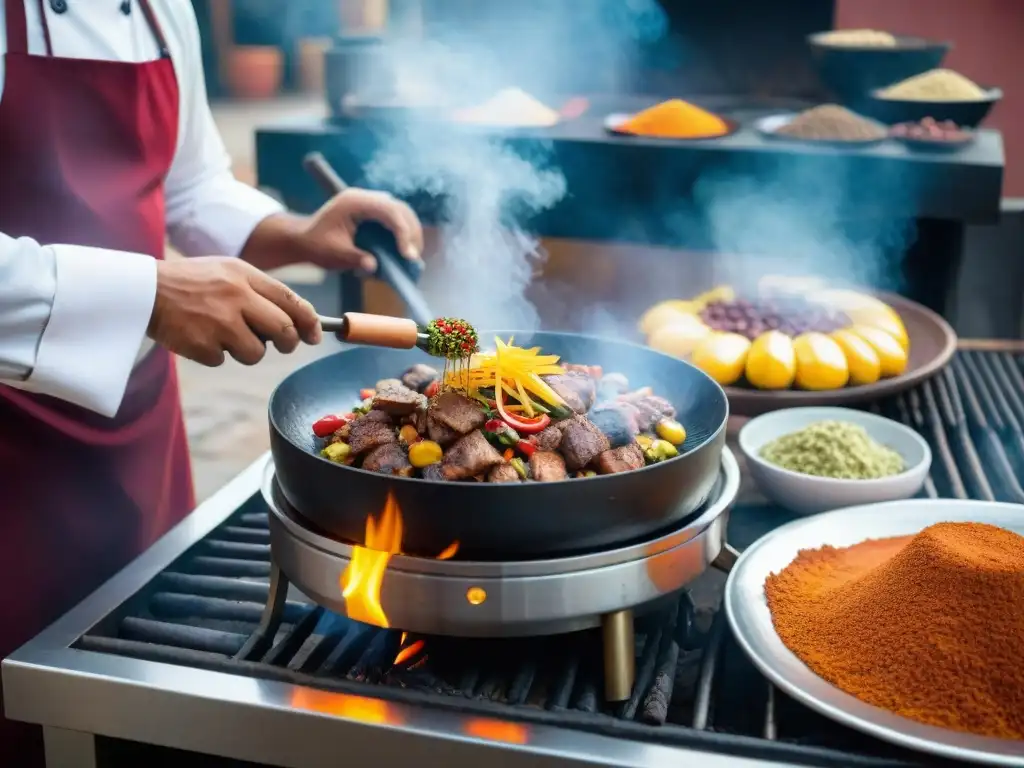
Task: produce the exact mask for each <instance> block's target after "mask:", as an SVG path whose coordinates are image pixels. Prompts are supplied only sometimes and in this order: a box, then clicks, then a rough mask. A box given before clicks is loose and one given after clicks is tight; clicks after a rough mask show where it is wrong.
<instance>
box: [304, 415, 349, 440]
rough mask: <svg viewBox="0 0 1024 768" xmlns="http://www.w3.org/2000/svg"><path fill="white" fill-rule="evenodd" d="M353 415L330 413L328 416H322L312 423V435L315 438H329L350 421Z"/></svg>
mask: <svg viewBox="0 0 1024 768" xmlns="http://www.w3.org/2000/svg"><path fill="white" fill-rule="evenodd" d="M353 415H354V414H351V413H342V414H337V413H332V414H331V415H330V416H324V417H323V418H322V419H318V420H317V421H315V422H313V434H314V435H316V436H317V437H330V436H331V435H333V434H334V433H335V432H337V431H338V430H339V429H341V428H342V427H344V426H345V425H346V424H348V423H349V422H350V421H352V416H353Z"/></svg>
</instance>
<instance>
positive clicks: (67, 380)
mask: <svg viewBox="0 0 1024 768" xmlns="http://www.w3.org/2000/svg"><path fill="white" fill-rule="evenodd" d="M155 293H156V262H155V261H154V259H153V258H152V257H151V256H148V255H145V254H139V253H128V252H125V251H111V250H107V249H103V248H89V247H86V246H77V245H41V244H40V243H38V242H36V241H35V240H31V239H29V238H19V239H14V238H11V237H8V236H6V235H4V234H2V233H0V381H2V382H3V383H4V384H7V385H9V386H14V387H19V388H21V389H26V390H29V391H31V392H38V393H41V394H46V395H51V396H53V397H58V398H60V399H62V400H67V401H68V402H71V403H75V404H76V405H81V406H83V407H85V408H88V409H90V410H93V411H96V412H97V413H100V414H103V415H105V416H113V415H114V414H115V413H116V412H117V409H118V406H119V405H120V402H121V397H122V395H123V394H124V391H125V386H126V384H127V382H128V376H129V375H130V373H131V370H132V365H133V363H134V362H135V358H136V356H137V354H138V352H139V347H140V345H141V343H142V339H143V337H144V336H145V333H146V326H147V325H148V323H149V318H150V315H151V313H152V311H153V298H154V295H155Z"/></svg>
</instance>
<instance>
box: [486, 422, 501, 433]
mask: <svg viewBox="0 0 1024 768" xmlns="http://www.w3.org/2000/svg"><path fill="white" fill-rule="evenodd" d="M504 426H505V422H504V421H502V420H501V419H490V420H488V421H487V423H486V424H484V429H486V430H487V431H488V432H500V431H501V428H502V427H504Z"/></svg>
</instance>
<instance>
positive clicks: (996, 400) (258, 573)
mask: <svg viewBox="0 0 1024 768" xmlns="http://www.w3.org/2000/svg"><path fill="white" fill-rule="evenodd" d="M872 410H874V411H876V412H879V413H882V414H883V415H886V416H889V417H891V418H895V419H897V420H899V421H902V422H904V423H907V424H909V425H911V426H913V427H914V428H915V429H917V430H918V431H919V432H920V433H921V434H922V435H924V436H925V437H926V439H927V440H928V441H929V443H930V444H931V446H932V450H933V452H934V463H933V467H932V472H931V476H930V477H929V479H928V481H927V483H926V485H925V488H924V491H923V493H924V495H927V496H931V497H939V496H942V497H958V498H978V499H988V500H999V501H1011V502H1024V489H1022V488H1021V485H1020V482H1019V480H1018V477H1021V476H1024V475H1022V469H1024V431H1022V429H1024V375H1022V368H1021V360H1020V359H1018V358H1016V357H1015V356H1013V355H1010V354H1007V353H993V352H963V353H960V354H958V355H957V357H956V358H955V359H954V361H953V363H952V365H951V366H950V367H949V368H948V369H946V370H945V371H944V372H943V373H942V374H940V375H939V376H937V377H936V378H934V379H933V380H931V381H929V382H926V383H925V384H923V385H922V386H920V387H918V388H917V389H915V390H912V391H910V392H908V393H905V394H903V395H899V396H897V397H895V398H892V399H890V400H888V401H885V402H882V403H879V404H877V405H874V406H872ZM787 519H788V518H787V515H786V513H784V512H782V511H781V510H778V509H776V508H772V507H755V506H747V507H739V508H737V509H734V511H733V513H732V520H731V523H730V531H729V536H730V540H731V541H732V543H733V544H735V545H737V546H740V547H742V546H745V545H746V544H749V543H750V541H752V540H754V539H756V538H757V537H758V536H760V535H762V534H763V533H765V532H767V530H770V529H771V528H773V527H776V526H777V525H779V524H781V523H782V522H785V521H786V520H787ZM269 574H270V545H269V531H268V528H267V520H266V512H265V510H264V509H263V508H262V504H261V502H260V501H259V500H258V499H253V500H251V501H250V502H249V503H248V504H247V505H246V506H245V507H244V508H243V509H241V510H239V511H238V512H237V513H236V514H235V515H233V516H232V517H231V518H230V519H229V520H228V521H227V522H226V523H225V524H224V525H223V526H221V527H220V528H219V529H217V530H216V531H215V532H214V533H213V534H211V536H210V537H208V538H207V539H206V540H204V541H203V542H201V543H200V544H198V545H196V546H195V547H193V549H192V550H190V551H189V552H188V553H186V554H185V555H184V556H182V558H180V559H179V560H178V561H177V562H176V563H175V564H174V565H173V566H172V567H171V569H170V570H168V571H167V572H165V573H163V574H161V575H160V576H158V577H157V578H156V579H155V580H154V581H153V582H152V583H151V584H150V585H147V587H146V588H145V589H144V590H143V591H142V592H140V594H139V595H137V596H136V597H135V598H133V600H131V601H129V603H128V604H126V605H125V606H124V608H123V611H122V612H121V613H120V615H119V616H116V617H111V618H110V619H108V620H107V621H105V622H103V623H102V624H101V625H100V626H99V627H97V628H96V629H95V630H94V631H92V632H90V633H89V634H87V635H85V636H84V637H82V638H81V639H80V640H79V641H78V643H77V646H76V647H79V648H82V649H87V650H92V651H97V652H102V653H108V654H116V655H122V656H130V657H135V658H141V659H147V660H152V661H160V662H166V663H170V664H178V665H187V666H191V667H199V668H204V669H210V670H215V671H220V672H227V673H233V674H241V675H249V676H253V677H259V678H266V679H272V680H278V681H281V682H288V683H294V684H298V685H306V686H311V687H314V688H322V689H327V690H338V691H343V692H348V693H360V694H363V695H375V696H379V697H384V698H391V699H398V700H401V701H406V702H409V703H418V704H425V705H430V706H439V707H445V708H454V709H458V710H463V711H471V712H476V713H479V714H488V713H491V714H497V715H500V716H502V717H504V718H506V719H507V718H510V717H518V718H521V719H524V720H528V721H533V722H542V723H548V724H554V725H562V726H565V727H570V728H580V729H586V730H592V731H598V732H602V733H608V734H612V735H615V734H618V735H622V736H629V737H631V738H641V739H647V740H652V741H659V742H662V743H675V744H683V745H688V746H696V747H700V746H703V747H704V748H708V749H712V750H715V751H720V752H731V753H734V754H742V755H749V756H766V757H767V756H772V755H774V756H775V757H777V758H778V759H786V760H789V761H791V762H795V763H803V764H808V765H835V766H897V765H924V764H926V763H927V764H928V765H937V764H939V763H937V762H936V761H935V760H934V759H926V758H924V757H923V756H920V755H916V754H913V753H909V752H906V751H903V750H900V749H897V748H894V747H890V746H888V745H885V744H882V743H880V742H876V741H874V740H872V739H870V738H867V737H865V736H862V735H860V734H858V733H855V732H853V731H850V730H848V729H846V728H844V727H842V726H839V725H836V724H835V723H832V722H831V721H828V720H826V719H824V718H821V717H819V716H817V715H815V714H814V713H812V712H811V711H809V710H807V709H806V708H804V707H802V706H801V705H799V704H797V703H795V702H793V701H791V700H790V699H788V698H787V697H786V696H784V695H783V694H781V693H779V692H778V691H776V690H774V688H773V687H772V686H771V685H770V684H768V683H767V682H766V681H765V680H764V679H763V678H762V677H761V676H760V675H759V673H758V672H757V671H756V670H755V669H754V668H753V666H752V665H751V664H750V663H749V661H747V659H746V657H745V656H744V655H743V654H742V652H741V651H740V650H739V649H738V647H737V646H736V645H735V643H734V642H733V640H732V638H731V636H730V633H729V632H728V628H727V626H726V622H725V620H724V614H722V613H721V612H716V611H715V609H714V606H715V604H716V602H717V597H718V596H719V595H720V591H721V583H722V579H721V577H720V576H719V575H717V574H713V573H709V574H708V575H707V576H706V577H702V580H701V582H699V583H698V584H697V585H695V586H694V588H693V590H692V591H691V592H692V593H688V594H684V595H682V596H681V598H680V600H679V601H678V602H677V603H676V604H675V605H673V606H672V607H671V608H670V609H668V610H665V611H663V612H661V613H659V614H657V615H654V616H649V617H646V618H644V619H641V620H638V626H637V680H636V683H637V684H636V686H635V689H634V695H633V697H632V698H631V699H630V700H629V701H628V702H625V703H623V704H617V705H611V706H609V705H607V704H605V703H604V702H603V700H602V696H601V654H600V645H599V643H600V638H599V636H598V634H597V633H591V632H585V633H576V634H573V635H565V636H560V637H549V638H534V639H527V640H521V639H520V640H515V641H500V640H483V641H481V640H460V639H454V638H435V637H428V638H405V640H404V645H403V638H402V635H401V633H399V632H397V631H387V630H378V629H374V628H371V627H366V626H363V625H359V624H357V623H355V622H350V621H348V620H347V619H345V618H344V617H340V616H336V615H334V614H331V613H328V612H325V611H324V610H323V609H322V608H319V607H311V606H308V605H305V604H303V603H300V602H294V601H289V602H288V603H287V604H286V607H285V613H284V621H283V624H282V627H281V629H280V631H279V632H278V634H277V637H276V638H275V640H274V643H273V644H272V646H271V647H270V650H268V651H266V652H265V653H263V654H262V656H261V657H259V658H244V657H243V651H245V650H246V644H247V642H248V641H249V639H250V637H251V636H252V634H253V632H254V631H255V629H256V626H257V624H258V622H259V619H260V616H261V613H262V610H263V606H264V604H265V602H266V600H267V596H268V589H269V588H268V583H267V579H268V577H269ZM708 594H710V595H711V599H710V600H709V599H708ZM420 639H422V640H423V644H422V647H421V648H419V649H418V650H416V651H415V652H414V653H412V654H411V655H409V656H408V658H405V659H403V660H402V662H401V663H399V664H394V660H395V658H396V656H397V654H398V653H399V651H400V650H401V648H402V647H405V648H409V647H411V646H412V645H413V644H414V643H416V641H417V640H420ZM249 647H252V644H251V643H249Z"/></svg>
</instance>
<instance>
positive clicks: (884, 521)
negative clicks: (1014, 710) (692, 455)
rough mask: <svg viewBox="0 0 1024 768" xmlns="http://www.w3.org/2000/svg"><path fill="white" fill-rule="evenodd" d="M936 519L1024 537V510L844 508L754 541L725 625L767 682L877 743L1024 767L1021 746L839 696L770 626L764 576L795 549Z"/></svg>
mask: <svg viewBox="0 0 1024 768" xmlns="http://www.w3.org/2000/svg"><path fill="white" fill-rule="evenodd" d="M941 522H977V523H990V524H992V525H998V526H1000V527H1002V528H1006V529H1008V530H1011V531H1014V532H1016V533H1020V534H1024V505H1020V504H1000V503H995V502H985V501H960V500H951V499H943V500H934V499H911V500H908V501H894V502H889V503H886V504H874V505H869V506H862V507H848V508H846V509H840V510H836V511H835V512H826V513H825V514H821V515H815V516H814V517H808V518H806V519H803V520H796V521H795V522H792V523H789V524H788V525H784V526H782V527H781V528H778V529H776V530H774V531H772V532H771V533H769V534H768V535H767V536H764V537H762V538H761V539H759V540H758V541H756V542H755V543H754V544H753V546H751V547H750V548H748V549H747V550H746V551H745V552H744V553H743V554H742V555H741V556H740V558H739V560H738V561H737V562H736V565H735V566H734V567H733V569H732V573H731V574H730V575H729V580H728V582H727V583H726V587H725V599H724V605H725V609H726V611H727V614H728V618H729V625H730V626H731V627H732V631H733V633H734V634H735V636H736V640H737V642H738V643H739V645H740V647H741V648H743V650H744V651H746V653H747V655H748V656H750V658H751V660H752V661H753V662H754V664H755V665H756V666H757V667H758V669H760V670H761V672H762V673H763V674H764V675H765V676H766V677H767V678H768V679H769V680H771V681H772V682H773V683H774V684H775V685H776V686H778V688H779V689H780V690H782V691H784V692H785V693H787V694H788V695H789V696H791V697H792V698H794V699H796V700H797V701H799V702H801V703H802V704H805V705H806V706H808V707H810V708H811V709H813V710H816V711H817V712H820V713H821V714H823V715H825V716H826V717H829V718H831V719H833V720H836V721H837V722H840V723H842V724H843V725H847V726H849V727H850V728H855V729H857V730H859V731H862V732H864V733H867V734H870V735H871V736H874V737H876V738H878V739H882V740H884V741H888V742H891V743H893V744H899V745H900V746H903V747H909V748H911V749H917V750H920V751H921V752H928V753H930V754H933V755H941V756H943V757H948V758H952V759H955V760H967V761H969V762H973V763H983V764H987V765H1004V766H1005V765H1012V766H1024V741H1011V740H1007V739H996V738H992V737H987V736H974V735H971V734H968V733H960V732H957V731H950V730H947V729H945V728H938V727H935V726H931V725H923V724H921V723H918V722H915V721H913V720H908V719H907V718H905V717H901V716H900V715H897V714H894V713H892V712H888V711H886V710H884V709H880V708H878V707H875V706H872V705H870V704H866V703H865V702H863V701H861V700H859V699H857V698H855V697H853V696H851V695H850V694H848V693H844V692H843V691H841V690H839V689H838V688H836V687H834V686H832V685H830V684H829V683H826V682H825V681H824V680H822V679H821V678H820V677H818V676H817V675H816V674H815V673H814V672H812V671H811V670H810V669H809V668H808V667H806V666H805V665H804V663H803V662H802V661H800V659H798V658H797V657H796V655H794V654H793V653H792V652H791V651H790V650H789V649H788V648H787V647H786V646H785V645H783V643H782V640H780V639H779V636H778V635H777V634H776V633H775V628H774V627H773V626H772V618H771V613H770V612H769V610H768V603H767V601H766V600H765V596H764V582H765V579H766V578H767V577H768V575H769V574H771V573H776V572H778V571H780V570H782V569H783V568H785V567H786V566H787V565H789V564H790V563H791V562H792V561H793V558H794V557H796V554H797V552H798V551H799V550H801V549H815V548H817V547H821V546H823V545H825V544H831V545H832V546H835V547H847V546H850V545H851V544H856V543H858V542H861V541H864V540H865V539H878V538H887V537H890V536H907V535H913V534H915V533H918V532H919V531H921V530H923V529H924V528H927V527H928V526H929V525H933V524H935V523H941ZM1021 610H1024V606H1022V607H1021Z"/></svg>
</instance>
